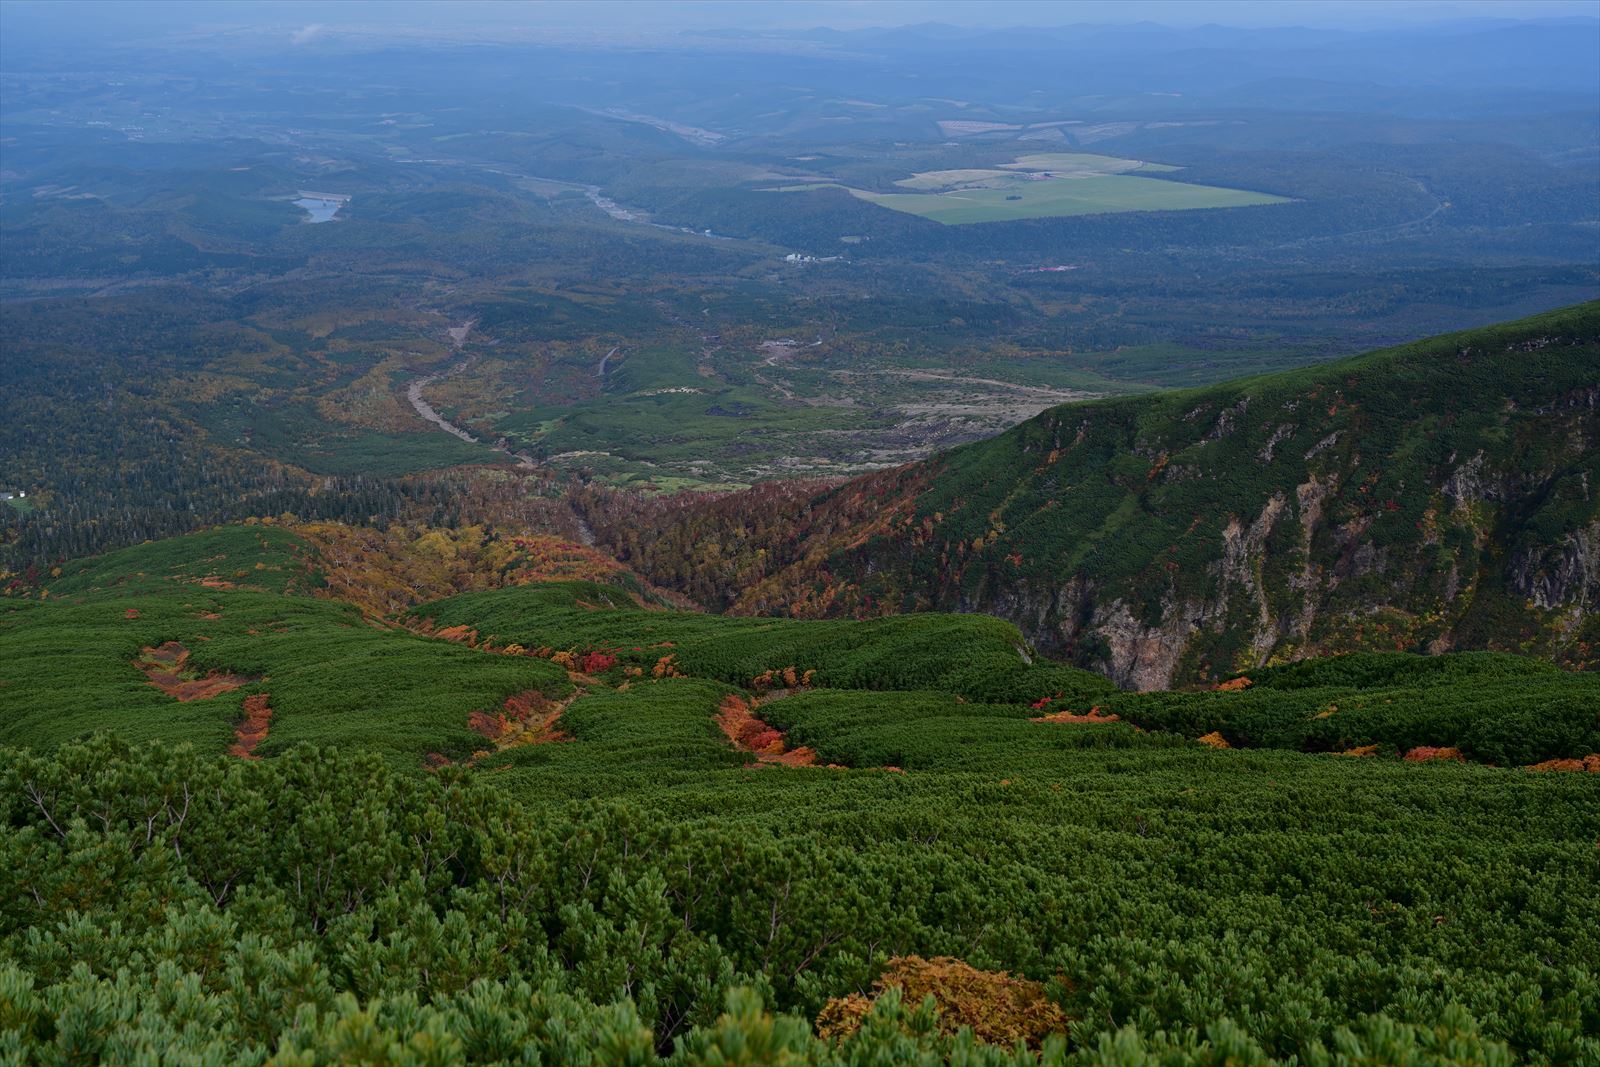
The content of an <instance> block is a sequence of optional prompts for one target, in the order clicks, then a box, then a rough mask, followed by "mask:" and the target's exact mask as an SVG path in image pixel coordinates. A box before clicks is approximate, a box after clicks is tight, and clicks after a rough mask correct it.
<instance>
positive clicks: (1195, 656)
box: [591, 303, 1600, 689]
mask: <svg viewBox="0 0 1600 1067" xmlns="http://www.w3.org/2000/svg"><path fill="white" fill-rule="evenodd" d="M1597 490H1600V304H1593V303H1591V304H1585V305H1580V306H1578V307H1574V308H1569V309H1565V310H1562V311H1557V312H1552V313H1549V314H1546V315H1541V316H1537V317H1534V318H1530V319H1524V320H1521V321H1518V322H1514V323H1508V324H1505V325H1501V326H1497V327H1493V328H1488V329H1481V330H1473V331H1468V332H1464V333H1458V334H1451V335H1447V336H1443V337H1438V338H1433V339H1430V340H1426V341H1421V342H1418V343H1415V344H1411V345H1405V346H1402V347H1399V348H1393V349H1387V350H1383V351H1380V352H1375V353H1371V354H1369V355H1365V356H1360V357H1355V358H1352V359H1347V360H1342V361H1339V362H1336V363H1332V364H1328V365H1325V366H1321V367H1317V368H1314V369H1311V370H1305V371H1296V372H1292V373H1287V374H1278V375H1270V376H1265V377H1260V378H1255V379H1249V380H1244V381H1239V382H1233V383H1229V384H1226V385H1222V386H1217V387H1211V388H1206V389H1201V390H1187V391H1182V392H1174V393H1167V394H1161V395H1154V396H1142V397H1133V398H1120V399H1115V400H1108V401H1100V402H1092V403H1086V404H1070V405H1066V406H1063V407H1059V408H1054V409H1052V410H1050V411H1048V412H1045V413H1044V414H1042V415H1040V416H1038V417H1037V418H1035V419H1032V420H1030V421H1029V422H1027V423H1024V424H1023V425H1021V426H1019V427H1017V428H1016V429H1014V430H1012V431H1011V432H1009V433H1006V434H1003V435H1001V436H1000V437H998V438H995V439H993V440H989V441H985V442H981V443H977V444H973V445H969V446H966V447H963V448H958V449H955V450H953V451H951V452H948V453H945V454H944V455H941V456H939V457H936V458H934V459H932V460H929V461H927V462H925V463H921V464H913V465H911V466H909V467H905V468H900V469H898V470H895V471H888V472H882V473H879V474H875V475H869V476H867V477H866V478H862V479H858V480H856V481H853V482H848V483H845V484H844V485H841V486H838V487H836V488H833V489H830V490H827V491H824V492H822V493H820V494H819V495H815V496H813V497H811V498H810V499H808V500H804V501H798V500H794V499H792V494H790V496H789V497H787V498H786V497H785V496H783V495H781V494H776V493H773V492H771V491H759V490H758V491H752V493H751V494H750V495H749V496H748V497H746V498H744V499H743V500H739V499H728V498H724V499H723V500H720V501H718V502H716V503H715V504H712V505H708V506H703V507H678V508H669V509H663V510H661V511H660V512H658V513H657V514H655V515H654V516H653V517H651V518H650V519H649V520H648V521H647V523H646V524H645V528H643V529H637V528H636V529H634V530H632V531H629V530H626V529H624V528H623V525H622V524H621V523H620V522H613V523H611V524H606V523H605V522H603V521H600V522H598V526H597V528H599V529H601V530H602V536H603V538H605V539H606V540H607V541H608V542H609V545H608V547H610V548H612V549H613V551H616V552H617V553H618V554H619V556H620V558H622V559H623V560H624V561H625V562H628V563H630V564H631V565H633V566H635V567H637V568H639V569H641V570H642V571H643V572H644V573H645V574H647V575H651V576H656V577H660V576H662V575H667V576H669V577H670V575H671V574H672V570H673V568H674V567H675V566H676V562H675V556H678V557H681V556H683V555H686V554H687V555H689V556H690V558H692V559H694V560H696V561H697V562H698V563H699V568H698V569H699V571H700V573H699V575H698V578H697V580H698V583H699V585H700V586H702V587H709V591H710V592H712V593H715V592H718V591H719V590H718V589H717V587H716V584H715V581H714V580H713V579H711V578H708V573H709V574H710V575H721V576H722V578H723V584H722V585H721V587H720V592H721V594H722V595H723V596H724V598H725V600H724V602H725V604H726V605H727V606H728V607H730V608H731V609H732V610H733V611H735V612H738V613H751V614H767V613H783V614H794V615H799V616H808V617H814V616H830V615H860V616H870V615H880V614H893V613H898V612H907V611H919V610H945V611H978V612H987V613H990V614H994V615H998V616H1000V617H1001V618H1004V619H1007V620H1010V621H1012V622H1014V623H1016V624H1017V625H1018V626H1019V627H1020V628H1021V629H1022V631H1023V633H1024V634H1025V635H1026V636H1027V637H1028V638H1029V639H1030V640H1032V641H1034V642H1035V643H1036V644H1037V645H1038V646H1039V647H1040V648H1041V649H1043V650H1045V651H1048V652H1050V653H1052V654H1056V655H1060V656H1063V657H1065V658H1068V659H1069V660H1072V661H1073V662H1076V663H1079V664H1081V665H1087V666H1093V667H1096V668H1097V669H1100V670H1102V671H1104V672H1105V673H1107V674H1109V675H1110V676H1111V677H1112V678H1113V679H1114V680H1116V681H1117V682H1118V683H1120V684H1122V685H1125V686H1130V687H1134V688H1141V689H1149V688H1161V687H1166V686H1169V685H1173V684H1181V683H1184V682H1189V681H1197V680H1205V679H1207V678H1216V677H1222V676H1225V675H1227V674H1229V673H1232V672H1234V671H1238V670H1244V669H1250V668H1253V667H1257V666H1260V665H1263V664H1268V663H1276V662H1281V661H1286V660H1292V659H1298V658H1303V657H1306V656H1314V655H1326V654H1330V653H1336V652H1346V651H1358V650H1366V651H1383V650H1395V649H1400V650H1412V651H1431V652H1440V651H1445V650H1449V649H1503V650H1510V651H1519V652H1529V653H1536V654H1540V655H1546V656H1550V657H1553V658H1555V659H1557V660H1559V661H1562V662H1565V663H1567V664H1569V665H1589V664H1592V663H1593V662H1594V660H1595V658H1596V652H1595V641H1596V638H1597V637H1600V633H1597V624H1596V622H1595V613H1594V607H1595V604H1596V603H1597V601H1600V496H1597V495H1596V494H1597ZM774 504H775V505H778V506H787V507H789V508H792V509H793V510H792V511H791V512H789V514H788V515H787V516H785V518H792V520H793V521H792V523H790V524H787V525H786V523H785V522H784V521H783V520H782V518H780V517H778V516H775V515H773V514H772V513H771V512H772V507H771V505H774ZM591 510H594V511H596V512H604V511H605V508H604V507H603V506H602V507H595V508H592V509H591ZM707 591H708V590H707V589H705V588H702V589H698V590H697V592H699V593H700V594H701V595H702V596H705V595H706V592H707ZM708 599H714V598H710V597H708Z"/></svg>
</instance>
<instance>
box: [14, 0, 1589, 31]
mask: <svg viewBox="0 0 1600 1067" xmlns="http://www.w3.org/2000/svg"><path fill="white" fill-rule="evenodd" d="M1573 16H1576V17H1588V18H1595V17H1600V0H403V2H388V0H337V2H329V0H74V2H67V0H0V30H3V29H10V30H12V31H14V32H16V31H33V32H34V33H38V34H43V35H45V36H50V37H63V36H65V37H85V38H86V37H100V38H102V39H103V38H106V37H116V36H140V37H145V38H148V37H152V36H159V35H162V34H167V33H174V32H183V31H188V30H194V29H202V28H208V27H220V26H260V27H269V26H270V27H283V26H299V27H301V28H302V29H304V28H307V27H313V28H317V29H313V31H312V32H323V31H328V32H332V31H336V30H337V29H338V28H339V27H341V26H352V27H354V26H360V27H363V28H365V29H366V30H368V31H371V30H374V29H382V28H385V27H391V28H395V29H401V28H407V27H409V28H417V29H436V30H448V31H451V32H452V33H466V34H468V35H470V34H471V33H472V32H473V31H474V30H477V29H481V30H484V31H486V32H492V31H493V30H494V28H496V27H513V26H514V27H517V28H518V29H522V30H533V31H537V30H541V29H544V30H550V31H557V32H590V33H596V34H599V35H604V34H606V33H608V32H611V33H619V34H631V33H638V32H641V31H648V32H653V33H659V32H663V31H665V32H679V31H684V30H729V29H738V30H749V31H755V32H763V31H767V32H770V31H781V30H797V29H809V28H813V27H820V26H826V27H831V28H834V29H856V28H862V27H868V26H895V25H910V24H915V23H921V22H943V23H949V24H952V25H958V26H979V25H981V26H1051V25H1065V24H1072V23H1104V24H1127V23H1132V22H1141V21H1148V22H1157V23H1163V24H1166V25H1170V26H1195V25H1204V24H1207V23H1216V24H1221V25H1228V26H1241V27H1271V26H1314V27H1328V28H1340V29H1349V30H1359V29H1364V28H1379V27H1392V26H1397V25H1406V24H1416V23H1426V22H1438V21H1454V20H1459V19H1474V18H1513V19H1533V18H1561V17H1573Z"/></svg>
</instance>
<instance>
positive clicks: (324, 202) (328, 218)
mask: <svg viewBox="0 0 1600 1067" xmlns="http://www.w3.org/2000/svg"><path fill="white" fill-rule="evenodd" d="M349 199H350V198H349V197H348V196H341V195H340V194H338V193H312V192H307V191H306V190H304V189H302V190H300V199H298V200H296V201H295V202H294V206H295V207H297V208H299V209H300V210H302V211H304V212H305V213H306V214H307V215H309V216H310V218H308V219H306V221H307V222H313V223H315V222H332V221H333V217H334V216H335V215H336V214H338V213H339V209H340V208H342V207H344V204H345V201H346V200H349Z"/></svg>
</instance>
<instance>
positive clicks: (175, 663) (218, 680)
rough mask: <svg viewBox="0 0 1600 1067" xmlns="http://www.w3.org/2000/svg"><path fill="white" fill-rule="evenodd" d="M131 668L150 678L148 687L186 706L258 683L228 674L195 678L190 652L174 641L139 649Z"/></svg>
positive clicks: (255, 680) (257, 680)
mask: <svg viewBox="0 0 1600 1067" xmlns="http://www.w3.org/2000/svg"><path fill="white" fill-rule="evenodd" d="M134 666H136V667H138V668H139V669H140V670H141V671H143V672H144V675H145V677H146V678H149V679H150V684H151V685H153V686H155V687H156V688H157V689H159V690H161V691H162V692H163V693H165V694H167V695H168V696H169V697H172V698H174V699H175V700H180V701H183V702H185V703H187V702H188V701H191V700H205V699H206V698H208V697H214V696H220V695H221V694H223V693H229V692H232V691H233V690H235V689H238V688H239V687H240V686H242V685H249V684H250V683H251V682H259V681H260V680H261V679H260V678H257V677H251V676H249V675H244V674H227V673H224V672H222V671H207V672H206V673H205V674H204V675H199V676H196V675H195V674H194V672H192V671H190V670H189V650H188V649H187V648H184V647H183V646H182V645H181V644H179V643H178V642H176V641H168V642H167V643H166V644H164V645H160V646H158V647H155V648H149V647H146V648H144V649H142V650H141V652H140V655H139V658H138V659H137V660H135V661H134Z"/></svg>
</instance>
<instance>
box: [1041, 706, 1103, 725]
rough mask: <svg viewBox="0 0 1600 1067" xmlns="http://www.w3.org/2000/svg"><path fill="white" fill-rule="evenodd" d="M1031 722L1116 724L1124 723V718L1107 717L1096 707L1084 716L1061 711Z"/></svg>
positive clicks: (1083, 714)
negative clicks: (1118, 722) (1116, 722)
mask: <svg viewBox="0 0 1600 1067" xmlns="http://www.w3.org/2000/svg"><path fill="white" fill-rule="evenodd" d="M1029 721H1034V723H1115V721H1122V717H1120V715H1117V713H1110V715H1106V713H1102V712H1101V709H1099V707H1098V705H1096V707H1091V709H1090V710H1086V712H1085V713H1082V715H1078V713H1077V712H1067V710H1061V712H1051V713H1050V715H1040V717H1038V718H1032V720H1029Z"/></svg>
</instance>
